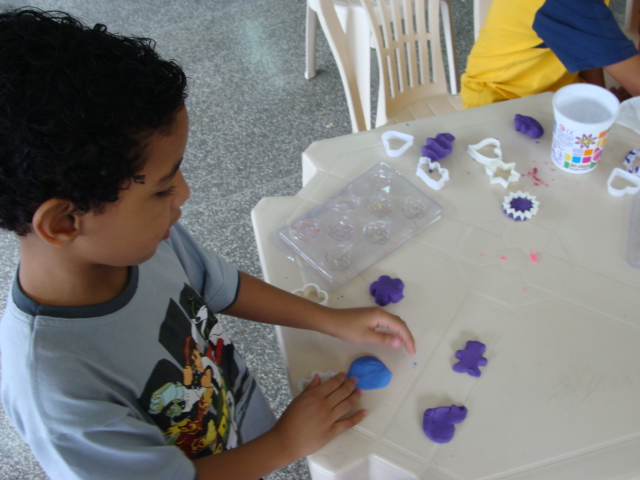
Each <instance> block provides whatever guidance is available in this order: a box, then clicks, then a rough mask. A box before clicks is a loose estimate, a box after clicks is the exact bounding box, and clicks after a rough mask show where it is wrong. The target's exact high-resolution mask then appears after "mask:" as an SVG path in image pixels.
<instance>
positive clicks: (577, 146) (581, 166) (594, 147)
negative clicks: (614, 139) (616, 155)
mask: <svg viewBox="0 0 640 480" xmlns="http://www.w3.org/2000/svg"><path fill="white" fill-rule="evenodd" d="M553 134H554V147H555V148H557V146H563V147H564V148H563V149H562V150H563V151H562V152H561V153H560V155H554V161H555V162H556V164H557V165H558V166H562V167H564V168H565V169H566V170H571V171H574V172H588V171H591V170H592V169H594V168H596V166H597V165H598V160H600V156H601V155H602V150H603V149H604V146H605V145H606V144H607V136H608V134H609V130H604V131H602V132H600V133H598V134H586V133H583V134H581V135H577V134H576V133H575V132H573V131H571V130H569V129H567V128H565V126H564V125H563V124H561V123H560V124H558V123H557V122H554V124H553Z"/></svg>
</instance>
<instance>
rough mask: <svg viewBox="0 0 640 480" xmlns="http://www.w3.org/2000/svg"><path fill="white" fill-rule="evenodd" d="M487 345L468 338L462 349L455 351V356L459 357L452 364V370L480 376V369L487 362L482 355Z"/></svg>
mask: <svg viewBox="0 0 640 480" xmlns="http://www.w3.org/2000/svg"><path fill="white" fill-rule="evenodd" d="M486 349H487V347H486V346H485V344H484V343H482V342H476V341H475V340H469V341H468V342H467V345H466V347H465V348H464V350H458V351H457V352H456V358H458V359H460V361H459V362H458V363H456V364H455V365H454V366H453V370H454V371H455V372H458V373H468V374H469V375H471V376H472V377H479V376H480V369H479V368H478V367H483V366H485V365H486V364H487V362H488V360H487V359H486V358H484V357H483V356H482V354H483V353H484V352H485V350H486Z"/></svg>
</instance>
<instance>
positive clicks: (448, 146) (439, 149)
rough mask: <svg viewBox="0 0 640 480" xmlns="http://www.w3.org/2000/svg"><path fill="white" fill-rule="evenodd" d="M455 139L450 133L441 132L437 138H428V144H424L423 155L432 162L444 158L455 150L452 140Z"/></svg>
mask: <svg viewBox="0 0 640 480" xmlns="http://www.w3.org/2000/svg"><path fill="white" fill-rule="evenodd" d="M455 139H456V137H454V136H453V135H451V134H450V133H439V134H437V135H436V137H435V138H427V144H426V145H423V146H422V156H423V157H427V158H429V159H430V160H431V161H432V162H437V161H438V160H442V159H443V158H444V157H446V156H447V155H449V154H450V153H451V150H453V144H452V142H453V141H454V140H455Z"/></svg>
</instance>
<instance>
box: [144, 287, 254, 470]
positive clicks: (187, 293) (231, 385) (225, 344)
mask: <svg viewBox="0 0 640 480" xmlns="http://www.w3.org/2000/svg"><path fill="white" fill-rule="evenodd" d="M185 312H186V314H185ZM158 341H159V342H160V343H161V344H162V346H163V347H164V348H165V349H166V350H167V351H168V352H169V354H170V355H171V357H172V358H173V359H175V362H176V363H174V362H172V361H170V360H168V359H162V360H159V361H158V363H157V364H156V366H155V368H154V370H153V372H152V374H151V376H150V377H149V380H148V381H147V383H146V386H145V389H144V390H143V393H142V395H141V397H140V398H139V401H140V404H141V405H142V406H143V408H144V409H145V410H146V411H147V413H148V414H149V415H150V416H151V418H152V419H153V420H154V421H155V423H156V424H157V425H158V426H159V427H160V429H161V430H162V432H163V433H164V435H165V439H166V443H167V444H169V445H176V446H178V447H179V448H180V449H181V450H182V451H183V452H184V453H185V454H186V455H187V456H188V457H189V458H191V459H195V458H199V457H203V456H207V455H210V454H212V453H219V452H221V451H223V450H227V449H230V448H234V447H236V446H237V445H238V444H239V443H241V440H242V439H241V438H239V433H238V432H239V428H238V427H239V425H240V424H241V423H242V418H243V417H244V414H245V411H246V408H247V406H248V405H249V399H250V397H251V394H252V393H253V392H254V390H255V388H256V384H255V381H254V380H253V379H252V378H251V377H250V376H249V372H248V370H247V368H246V366H245V364H244V361H243V360H242V359H241V358H240V357H239V355H238V354H237V352H236V351H235V348H234V346H233V344H232V343H231V341H230V340H229V338H228V337H227V335H226V334H225V332H224V330H223V328H222V325H221V324H220V323H219V322H218V319H217V318H216V317H215V316H214V315H213V314H212V313H211V312H210V311H209V309H208V308H207V306H206V305H205V303H204V302H203V301H202V299H201V298H200V296H199V295H198V293H197V292H196V291H194V290H193V289H192V288H191V287H190V286H188V285H185V287H184V289H183V290H182V292H181V295H180V305H178V304H176V303H175V302H174V301H173V300H171V302H170V304H169V306H168V308H167V313H166V316H165V320H164V322H163V323H162V326H161V328H160V332H159V335H158Z"/></svg>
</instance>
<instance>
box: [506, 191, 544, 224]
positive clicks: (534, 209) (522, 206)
mask: <svg viewBox="0 0 640 480" xmlns="http://www.w3.org/2000/svg"><path fill="white" fill-rule="evenodd" d="M539 206H540V202H539V201H538V200H536V197H534V196H533V195H530V194H528V193H525V192H521V191H519V190H518V191H517V192H511V193H510V194H509V195H507V196H506V197H504V200H503V202H502V210H503V211H504V213H505V214H506V215H507V216H508V217H511V218H512V219H514V220H516V221H525V220H529V219H530V218H531V217H533V216H534V215H535V214H536V213H538V207H539Z"/></svg>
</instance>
